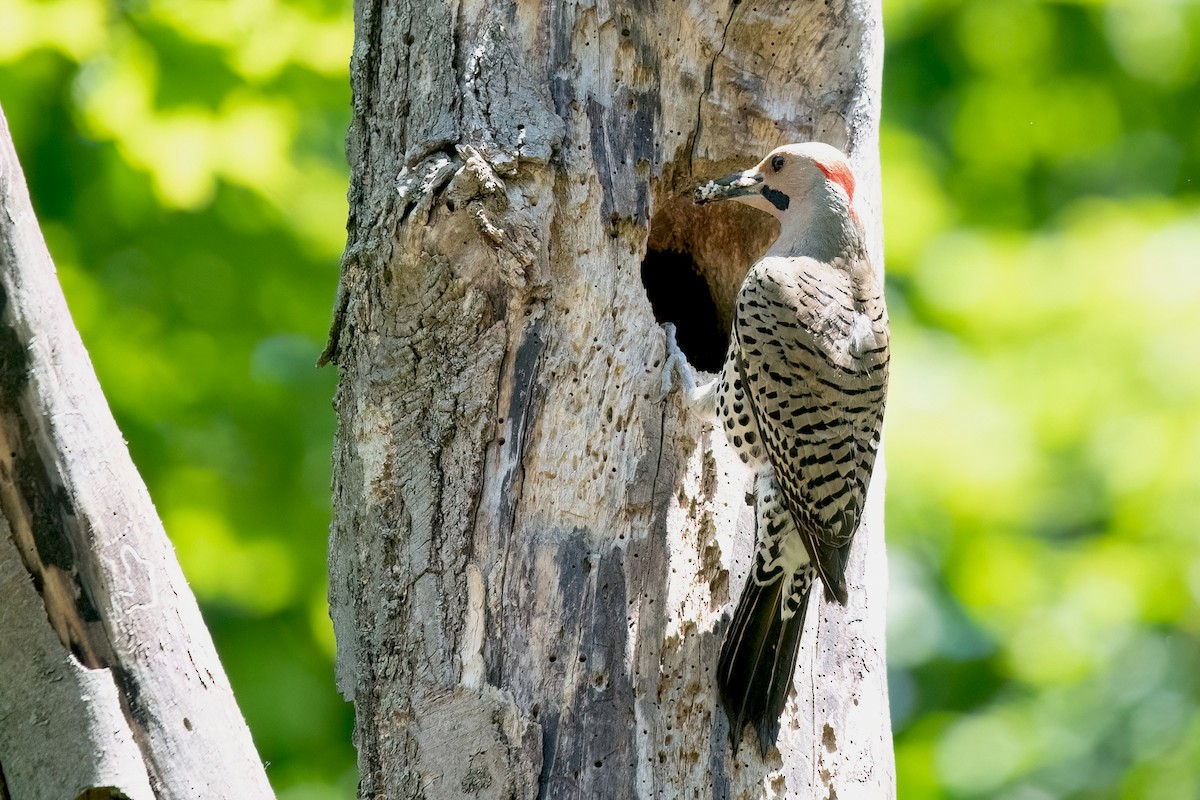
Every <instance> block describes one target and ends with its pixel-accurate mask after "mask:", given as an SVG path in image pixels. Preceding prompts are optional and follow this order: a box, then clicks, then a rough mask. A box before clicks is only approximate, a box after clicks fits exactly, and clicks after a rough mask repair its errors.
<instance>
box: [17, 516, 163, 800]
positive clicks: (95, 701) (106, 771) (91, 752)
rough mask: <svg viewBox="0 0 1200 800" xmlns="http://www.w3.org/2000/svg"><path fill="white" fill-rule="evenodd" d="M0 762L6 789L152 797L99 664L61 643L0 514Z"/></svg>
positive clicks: (32, 795)
mask: <svg viewBox="0 0 1200 800" xmlns="http://www.w3.org/2000/svg"><path fill="white" fill-rule="evenodd" d="M0 601H2V602H0V637H3V641H4V646H3V647H0V676H3V677H2V678H0V759H2V761H0V763H2V764H3V767H4V780H5V783H7V785H8V790H9V794H10V796H11V797H13V798H19V799H20V800H63V798H68V800H69V798H75V797H78V796H79V795H80V794H82V793H83V792H85V791H87V790H88V789H93V788H97V787H109V788H111V789H113V790H114V791H120V792H121V793H122V794H124V795H125V796H127V797H129V798H130V800H149V799H150V798H153V797H154V793H153V792H152V791H151V790H150V781H149V779H148V777H147V775H146V768H145V765H143V763H142V754H141V752H140V751H139V750H138V747H137V743H135V742H134V740H133V732H132V731H131V730H130V728H129V724H128V722H126V720H125V715H124V713H123V712H122V711H121V701H120V697H119V696H118V693H117V687H116V684H115V683H114V682H113V676H112V672H111V671H110V670H107V669H88V668H87V667H84V666H83V665H82V664H80V663H79V661H78V660H76V659H75V658H73V657H72V656H71V654H70V653H69V652H68V651H67V650H66V649H64V648H63V646H62V642H61V641H59V639H58V637H57V636H56V635H55V633H54V629H53V628H51V627H50V624H49V621H48V620H47V618H46V606H45V604H44V603H43V602H42V598H41V597H40V596H39V595H38V593H37V592H36V591H35V590H34V588H33V579H32V577H31V576H30V574H29V572H28V570H26V569H25V565H24V564H23V563H22V561H21V555H20V553H19V552H17V547H16V545H15V544H13V541H12V538H11V536H10V531H9V528H8V521H7V520H6V519H4V517H3V516H0Z"/></svg>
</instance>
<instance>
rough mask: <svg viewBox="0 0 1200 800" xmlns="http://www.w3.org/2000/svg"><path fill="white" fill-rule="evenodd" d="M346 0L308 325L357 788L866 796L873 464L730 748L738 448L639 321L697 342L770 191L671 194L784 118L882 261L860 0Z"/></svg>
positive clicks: (878, 671) (876, 514) (870, 755)
mask: <svg viewBox="0 0 1200 800" xmlns="http://www.w3.org/2000/svg"><path fill="white" fill-rule="evenodd" d="M355 17H356V45H355V50H354V59H353V64H352V73H351V78H352V82H353V89H354V118H353V123H352V127H351V131H350V136H349V140H348V149H349V154H350V159H351V164H352V168H353V178H352V187H351V193H350V206H351V208H350V221H349V242H348V249H347V253H346V258H345V262H344V266H343V275H342V283H341V286H340V288H339V295H338V302H337V306H336V312H335V321H334V329H333V332H332V334H331V337H330V343H329V348H328V350H327V351H326V358H327V359H329V360H332V361H334V362H336V363H337V365H338V366H339V368H340V383H339V388H338V393H337V398H336V408H337V413H338V421H339V429H338V434H337V442H336V448H335V456H334V500H335V514H334V522H333V527H332V535H331V544H330V573H331V589H330V600H331V607H332V615H333V619H334V626H335V629H336V631H337V637H338V659H337V669H338V682H339V686H340V688H341V690H342V691H343V692H344V693H345V694H346V696H347V697H349V698H352V699H353V700H354V702H355V706H356V711H357V722H356V741H357V744H358V747H359V765H360V769H361V774H362V783H361V786H360V796H361V797H363V798H385V797H386V798H418V797H420V798H450V797H462V796H471V797H479V798H515V797H519V798H532V797H580V798H633V797H642V798H651V797H653V798H660V797H664V798H669V797H681V798H682V797H714V798H727V797H763V796H770V797H796V798H803V797H821V798H826V797H829V798H833V797H838V798H842V800H847V798H871V800H878V798H888V797H891V796H893V795H894V789H893V782H894V781H893V763H892V753H891V734H890V730H889V722H888V710H887V689H886V675H885V669H884V658H883V627H884V626H883V604H884V596H885V594H886V577H885V570H884V563H883V539H882V536H883V527H882V515H881V498H882V485H883V480H882V470H879V474H877V475H876V479H875V481H874V484H873V487H872V496H871V498H870V501H869V511H868V514H867V521H866V524H865V526H864V529H863V530H861V531H860V533H859V538H858V540H857V541H858V543H857V545H856V549H855V552H854V558H853V562H852V565H851V568H850V573H849V586H850V591H851V595H852V601H851V604H850V606H849V607H848V608H844V609H843V608H837V607H829V606H822V608H821V609H820V611H819V613H813V612H810V615H809V616H810V623H809V630H808V631H806V633H805V637H804V644H803V646H802V651H801V656H800V668H799V669H798V671H797V674H796V680H795V687H796V691H795V693H794V695H793V697H792V701H791V702H790V703H789V706H788V709H787V711H786V712H785V719H784V731H783V733H782V735H781V739H780V745H779V748H778V750H777V751H772V752H771V753H770V754H769V756H768V758H767V759H766V761H765V762H764V761H761V760H759V759H758V757H757V755H756V752H755V748H753V747H750V746H746V747H743V748H742V749H741V750H740V751H739V753H738V756H737V757H736V758H733V757H731V755H730V751H729V745H728V743H727V738H728V737H727V730H726V728H727V722H726V720H725V718H724V715H723V714H722V713H721V712H720V711H719V710H717V709H718V706H717V705H716V696H715V691H714V688H713V680H712V673H713V665H714V664H715V662H716V648H717V645H718V643H719V640H720V637H721V635H722V634H723V632H724V627H725V625H726V624H727V620H728V617H727V615H728V613H729V611H730V610H731V606H732V602H733V599H734V596H733V595H734V594H735V590H731V587H738V586H740V585H741V582H742V580H743V578H744V576H745V571H746V569H747V564H748V556H749V553H750V550H751V547H752V542H751V540H752V538H753V520H752V514H751V513H750V509H749V507H748V506H747V505H746V503H745V499H744V498H745V494H744V493H745V490H746V489H747V488H748V485H747V480H748V476H747V475H746V474H745V473H744V472H743V471H742V469H741V467H740V465H739V464H737V463H735V462H736V459H730V457H729V454H728V452H727V448H726V446H725V444H724V442H723V441H722V437H721V435H720V434H719V433H717V434H715V435H714V434H712V433H711V432H709V431H706V430H705V429H704V428H703V427H702V426H701V424H700V422H699V421H698V420H696V419H695V418H693V416H692V415H691V414H690V412H688V411H687V410H685V409H683V408H682V407H681V405H680V403H679V400H678V399H677V396H676V397H672V398H671V399H670V400H669V401H667V402H665V403H664V402H663V401H661V400H660V399H659V393H660V373H661V367H662V362H663V355H664V338H663V335H662V333H661V331H660V329H659V327H658V325H657V322H658V321H662V320H663V319H665V318H668V317H671V318H674V319H675V320H676V321H677V322H678V324H679V328H680V342H681V345H682V346H683V347H684V350H685V352H688V355H689V356H690V357H692V360H693V361H694V362H695V363H697V364H698V365H700V366H710V368H711V365H712V364H713V363H714V354H715V358H716V359H717V360H718V363H719V356H720V350H721V348H722V347H723V346H724V342H725V341H726V340H727V332H726V331H727V329H728V319H729V310H730V305H731V303H732V298H733V293H734V292H735V291H736V287H737V285H738V283H739V282H740V281H741V278H742V276H743V275H744V273H745V270H746V268H747V267H748V266H749V265H750V263H751V262H752V261H753V259H754V257H755V256H756V255H757V253H758V252H759V251H760V250H761V248H762V246H763V245H764V244H765V242H766V241H767V239H768V238H769V236H770V234H771V230H770V228H769V227H768V226H769V225H771V224H773V223H771V222H769V221H768V220H767V219H766V218H765V216H756V215H755V214H754V212H752V211H750V210H748V209H741V210H739V209H730V208H725V207H721V208H715V209H709V208H704V209H699V208H695V207H693V206H692V205H691V202H690V199H689V192H690V189H691V188H692V187H693V186H694V185H695V184H696V183H697V182H699V181H702V180H705V179H708V178H710V177H713V176H715V175H718V174H720V173H722V172H723V171H727V170H731V169H733V168H744V167H746V166H749V165H750V164H752V163H754V162H755V161H757V160H758V159H759V158H760V157H761V156H762V155H763V154H764V153H766V152H767V151H768V150H769V149H770V148H771V147H772V146H774V145H777V144H781V143H784V142H789V141H805V140H810V139H820V140H824V141H827V142H830V143H832V144H834V145H836V146H839V147H842V148H844V149H846V150H847V151H848V152H849V153H850V154H851V155H852V160H853V162H854V166H855V168H856V171H857V175H858V178H859V186H860V189H859V192H858V197H859V198H860V207H859V210H860V213H861V215H862V216H863V219H864V220H865V221H866V222H867V223H868V225H869V227H870V228H871V229H872V231H873V241H874V251H875V252H874V255H875V257H876V259H877V262H876V263H880V262H879V261H878V259H879V257H880V254H879V246H878V244H879V236H878V233H879V225H878V206H879V202H878V201H879V171H878V152H877V150H878V147H877V122H878V113H879V82H880V59H881V56H882V53H881V45H882V35H881V30H880V22H879V17H880V9H879V3H878V0H791V2H776V1H772V2H757V3H752V2H741V3H740V4H739V3H737V2H735V3H734V4H732V5H729V6H726V7H724V8H721V9H719V10H713V8H712V7H711V6H710V5H708V4H704V3H699V2H695V1H694V0H678V1H677V2H672V3H657V4H650V5H646V4H642V3H638V2H633V0H610V2H604V3H600V4H595V5H593V4H590V3H573V2H565V3H556V2H551V3H529V2H520V3H515V2H512V1H511V0H467V1H466V2H463V3H450V2H445V0H443V2H432V3H422V4H417V3H412V4H409V3H391V2H387V0H380V2H359V3H358V4H357V5H356V11H355ZM643 273H644V274H645V277H646V284H645V285H643V280H642V279H641V277H642V274H643ZM696 273H698V274H699V275H700V277H701V278H703V283H701V284H700V286H699V289H700V291H699V292H698V293H697V294H696V295H694V296H693V295H691V294H687V292H690V291H691V289H689V287H691V286H692V285H693V284H695V283H696V281H697V278H696ZM664 276H666V279H665V280H664ZM689 279H690V280H689ZM646 287H650V290H649V294H650V295H651V296H650V297H648V296H647V294H648V291H647V288H646ZM710 296H711V298H712V299H711V300H710V299H709V297H710ZM652 302H653V307H652ZM701 312H704V314H702V313H701ZM656 314H657V316H658V319H657V320H656ZM689 348H691V349H690V350H689Z"/></svg>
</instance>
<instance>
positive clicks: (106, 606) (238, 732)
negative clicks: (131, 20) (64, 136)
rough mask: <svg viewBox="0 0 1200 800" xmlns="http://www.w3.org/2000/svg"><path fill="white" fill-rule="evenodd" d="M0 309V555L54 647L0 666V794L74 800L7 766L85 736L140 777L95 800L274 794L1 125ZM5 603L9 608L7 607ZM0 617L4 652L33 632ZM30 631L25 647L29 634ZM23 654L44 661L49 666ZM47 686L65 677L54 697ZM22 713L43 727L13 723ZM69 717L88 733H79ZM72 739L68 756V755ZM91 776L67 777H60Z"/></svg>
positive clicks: (106, 758)
mask: <svg viewBox="0 0 1200 800" xmlns="http://www.w3.org/2000/svg"><path fill="white" fill-rule="evenodd" d="M0 305H2V308H0V440H2V441H0V508H2V510H3V514H4V518H5V521H6V523H7V524H6V526H5V530H4V532H3V533H2V534H0V535H2V536H3V538H4V539H5V540H6V542H5V544H6V547H5V548H4V550H3V551H2V552H0V561H3V562H4V569H5V573H4V574H6V575H7V576H8V579H9V581H10V583H9V584H8V585H9V586H10V587H11V591H12V592H14V593H18V592H19V591H21V587H20V584H21V581H20V580H18V579H17V575H18V573H16V572H13V570H14V568H16V567H19V569H20V570H21V571H22V572H23V573H24V574H25V575H26V576H27V578H28V580H29V581H30V583H31V585H32V586H33V587H36V588H37V589H38V592H39V594H40V597H41V606H42V607H41V609H40V613H41V615H42V624H43V625H45V624H46V621H48V623H49V627H50V628H52V629H53V631H54V632H55V633H56V634H57V638H58V641H59V647H60V658H57V659H56V658H53V657H52V654H50V653H48V652H46V650H45V648H44V647H42V648H41V649H29V650H8V649H5V650H4V653H3V656H0V663H3V664H9V665H11V666H12V669H6V668H3V667H0V683H3V684H5V686H4V690H3V692H2V693H0V694H2V695H3V696H4V697H7V698H10V699H11V698H13V697H14V696H16V695H17V694H20V695H23V696H24V697H25V700H24V701H23V702H21V703H17V704H16V705H13V706H8V707H5V706H3V704H0V728H4V729H5V731H6V733H8V734H9V735H7V736H5V737H0V748H3V749H0V766H2V767H3V770H4V776H5V779H6V781H7V784H8V791H9V792H10V793H11V794H12V796H13V798H14V800H27V798H32V797H55V798H64V797H67V798H70V797H74V796H75V795H74V794H66V793H59V792H55V791H53V790H52V789H46V788H45V787H46V786H51V787H52V786H56V785H57V784H53V783H51V781H53V780H55V774H54V771H52V770H40V769H39V770H37V771H35V772H33V773H29V774H26V773H25V772H24V767H23V766H22V767H18V765H28V764H39V763H43V760H44V759H47V758H68V757H83V755H85V754H84V752H83V748H84V744H83V742H91V743H92V744H93V745H95V746H96V748H97V749H96V750H95V751H94V752H93V753H92V759H93V763H92V769H93V770H94V775H93V778H92V779H94V780H97V781H100V780H102V779H103V776H104V775H108V774H109V773H110V772H111V769H110V767H108V766H104V765H106V764H109V763H110V762H111V763H120V764H122V765H126V764H127V763H128V762H129V760H130V759H133V760H134V763H136V766H137V770H136V772H138V773H139V775H131V774H130V773H129V770H127V769H125V767H124V766H122V768H121V770H120V771H119V777H120V778H121V781H122V782H121V783H119V784H116V785H115V788H114V787H110V788H108V789H106V788H105V786H106V785H105V784H103V783H99V784H97V785H95V786H93V787H87V786H84V787H81V789H80V790H79V791H83V790H84V789H88V788H91V789H94V790H95V791H94V792H93V794H92V795H91V796H96V797H99V796H109V795H111V796H112V797H119V796H121V795H122V794H123V795H126V796H128V797H130V798H136V799H138V800H140V798H149V797H154V798H159V799H160V800H162V799H165V798H171V799H172V800H175V799H178V800H194V798H197V797H204V798H238V799H239V800H241V799H244V798H265V797H272V796H273V795H272V792H271V790H270V787H269V786H268V784H267V780H266V775H265V773H264V771H263V768H262V765H261V764H260V763H259V761H258V756H257V754H256V752H255V750H254V744H253V742H252V741H251V740H250V734H249V731H248V730H247V728H246V725H245V722H244V721H243V719H242V717H241V714H240V712H239V711H238V708H237V705H236V703H235V702H234V699H233V694H232V692H231V690H230V688H229V683H228V681H227V679H226V678H225V674H224V672H223V670H222V669H221V665H220V662H219V661H218V659H217V654H216V651H215V650H214V648H213V645H212V640H211V638H210V637H209V635H208V631H207V629H206V628H205V626H204V621H203V619H202V618H201V616H200V611H199V608H198V607H197V606H196V601H195V599H194V598H193V597H192V594H191V591H190V589H189V588H188V586H187V582H186V581H185V580H184V577H183V574H182V572H180V569H179V565H178V563H177V562H176V560H175V553H174V551H173V549H172V548H171V544H170V542H169V541H168V540H167V537H166V534H165V533H164V531H163V528H162V524H161V523H160V522H159V520H158V517H157V515H156V513H155V511H154V506H153V504H152V503H151V501H150V497H149V495H148V494H147V492H146V487H145V485H144V484H143V483H142V480H141V477H140V476H139V475H138V474H137V470H136V469H135V468H134V466H133V462H132V461H131V460H130V458H129V453H128V450H127V449H126V447H125V443H124V441H123V440H122V438H121V434H120V431H118V430H117V426H116V424H115V423H114V421H113V418H112V414H111V413H110V411H109V409H108V405H107V403H106V402H105V400H104V396H103V394H102V393H101V391H100V386H99V384H98V383H97V381H96V376H95V374H94V373H93V371H92V366H91V362H90V361H89V359H88V356H87V352H86V351H85V350H84V348H83V343H82V342H81V341H80V339H79V334H78V333H77V332H76V331H75V328H74V326H73V325H72V323H71V317H70V314H69V313H68V311H67V306H66V302H65V300H64V299H63V295H62V291H61V289H60V287H59V285H58V281H57V278H56V276H55V272H54V265H53V264H52V263H51V261H50V255H49V253H48V252H47V251H46V246H45V242H44V241H43V240H42V236H41V233H40V231H39V229H38V226H37V220H36V218H35V217H34V214H33V209H32V207H31V205H30V202H29V195H28V192H27V190H26V187H25V180H24V177H23V175H22V173H21V170H20V166H19V164H18V162H17V157H16V153H15V152H14V151H13V147H12V141H11V138H10V137H9V134H8V126H7V123H6V122H5V120H4V118H3V115H2V114H0ZM14 559H15V564H14ZM3 597H4V602H5V604H6V605H7V604H8V603H9V602H10V595H9V594H8V593H7V592H6V593H5V594H4V595H3ZM16 608H17V606H12V607H11V608H7V609H6V612H12V613H14V614H15V613H16V611H15V609H16ZM0 623H2V624H3V625H5V628H4V629H3V630H0V639H5V640H6V641H7V639H6V637H7V636H9V635H14V632H15V631H16V630H17V629H18V627H19V626H29V625H30V624H32V623H31V622H30V620H29V619H28V615H16V616H9V615H8V614H7V613H6V615H5V616H4V617H3V618H2V620H0ZM23 630H27V631H29V632H28V633H27V634H24V635H26V639H27V640H29V641H32V639H29V638H28V637H30V636H33V635H34V633H35V631H34V629H32V628H27V627H26V628H23ZM39 641H42V640H39ZM43 644H44V641H43ZM26 659H35V660H36V659H42V662H38V663H43V662H44V664H46V665H47V669H51V668H52V671H49V672H47V671H45V670H41V669H35V668H34V667H33V665H32V664H31V662H29V661H28V660H26ZM56 674H58V675H60V676H62V677H63V679H64V680H65V681H67V683H66V684H63V685H58V686H56V687H55V688H53V689H52V688H51V686H50V685H49V684H50V683H51V682H52V681H53V680H54V676H55V675H56ZM64 693H65V694H66V695H71V694H77V697H75V700H74V703H73V704H72V705H71V706H70V707H69V708H66V709H62V710H60V711H57V712H56V711H54V710H53V709H51V708H50V705H51V701H54V702H55V703H57V699H56V698H58V697H59V695H62V694H64ZM114 704H115V705H114ZM5 708H7V709H8V710H9V711H10V712H11V713H16V716H6V715H5ZM31 708H35V709H37V716H35V717H30V716H25V715H23V714H22V713H17V710H21V709H23V710H25V711H28V710H29V709H31ZM114 711H115V712H119V713H117V714H116V715H114ZM72 715H73V716H72ZM71 719H76V720H85V721H86V724H83V723H81V724H83V728H82V729H73V728H72V727H71V726H70V725H69V724H68V722H69V720H71ZM110 723H111V724H113V725H115V726H116V727H115V728H114V729H113V730H112V731H111V732H108V733H109V735H108V736H105V735H103V734H104V733H105V731H102V730H98V729H97V727H96V726H97V725H102V724H103V725H107V724H110ZM38 725H46V726H50V727H47V728H44V729H43V728H38V727H37V726H38ZM55 726H62V727H55ZM72 737H74V738H75V740H76V746H75V747H72V748H67V747H66V744H65V743H66V741H68V740H71V739H72ZM45 738H50V739H53V740H56V741H57V740H59V739H60V738H61V740H62V741H63V742H64V744H63V747H62V749H61V752H57V753H55V752H53V751H50V752H44V751H43V750H42V749H41V748H42V747H44V745H45V741H44V739H45ZM131 745H133V746H134V747H133V752H132V753H130V746H131ZM31 748H34V750H31ZM110 750H111V752H110ZM30 759H32V760H30ZM87 771H88V765H86V764H82V765H76V767H73V768H72V769H71V770H67V771H64V772H63V778H64V779H66V777H67V776H73V775H84V774H86V773H87ZM18 773H19V774H20V775H21V776H22V778H21V780H22V783H20V784H19V785H18V783H17V781H18ZM28 781H32V783H30V782H28ZM39 787H41V788H40V791H43V792H46V793H43V794H39V793H38V791H39ZM150 789H152V790H153V791H152V793H150V791H149V790H150ZM104 792H107V793H108V794H107V795H105V794H103V793H104Z"/></svg>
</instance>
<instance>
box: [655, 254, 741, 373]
mask: <svg viewBox="0 0 1200 800" xmlns="http://www.w3.org/2000/svg"><path fill="white" fill-rule="evenodd" d="M642 285H643V286H645V287H646V296H647V297H648V298H649V299H650V307H651V308H652V309H653V310H654V318H655V319H656V320H658V322H659V323H660V324H661V323H664V322H672V323H674V324H675V329H676V335H677V339H676V340H677V341H678V342H679V349H680V350H682V351H683V354H684V355H685V356H687V359H688V362H689V363H691V365H692V366H693V367H695V368H696V369H698V370H703V371H704V372H717V371H718V370H720V369H721V364H722V363H723V361H724V359H725V350H726V348H727V347H728V346H729V331H728V330H726V329H725V327H724V326H723V325H722V324H721V320H720V316H719V315H718V314H717V305H716V303H715V302H713V296H712V293H711V292H710V291H709V288H708V282H707V281H706V280H705V279H704V278H703V276H701V275H700V272H699V270H698V268H697V266H696V262H695V261H694V260H693V259H692V257H691V256H690V255H689V254H687V253H681V252H678V251H675V250H653V249H652V250H647V251H646V258H645V260H643V261H642Z"/></svg>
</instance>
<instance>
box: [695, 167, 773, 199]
mask: <svg viewBox="0 0 1200 800" xmlns="http://www.w3.org/2000/svg"><path fill="white" fill-rule="evenodd" d="M762 182H763V176H762V173H760V172H759V171H758V170H757V169H748V170H744V171H743V172H735V173H733V174H732V175H726V176H725V177H724V178H718V179H716V180H715V181H709V182H708V183H705V184H703V185H701V186H697V187H696V191H695V192H694V193H693V194H692V199H693V200H694V201H695V203H696V205H698V206H702V205H704V204H705V203H715V202H717V201H718V200H731V199H733V198H735V197H745V196H746V195H749V194H758V193H759V191H760V188H759V187H760V186H761V185H762Z"/></svg>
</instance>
